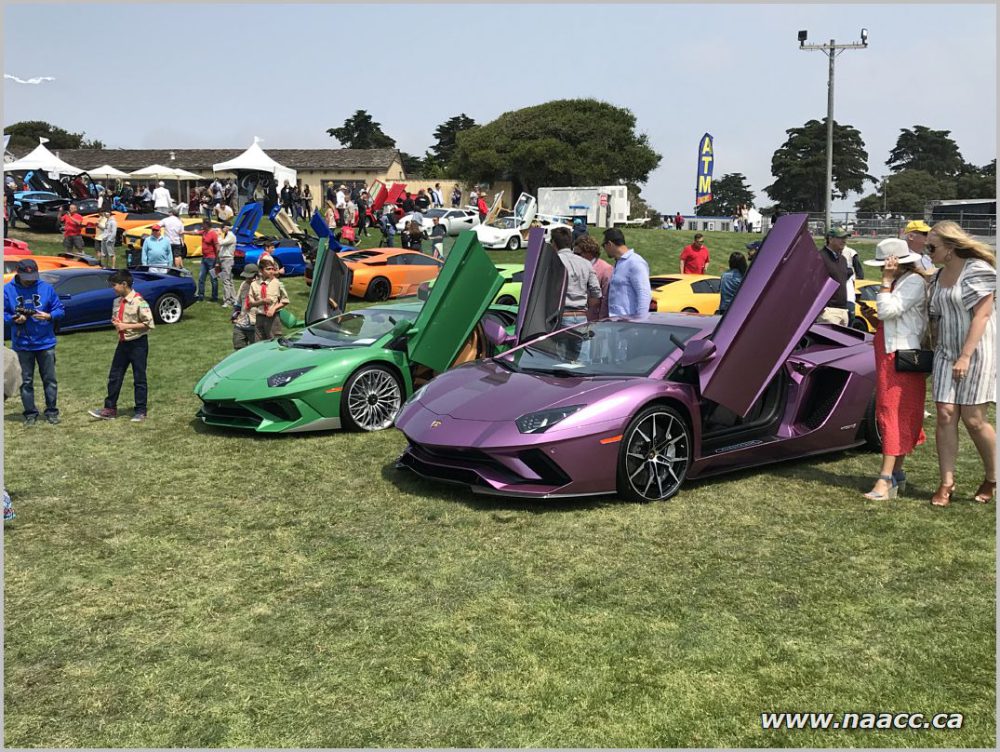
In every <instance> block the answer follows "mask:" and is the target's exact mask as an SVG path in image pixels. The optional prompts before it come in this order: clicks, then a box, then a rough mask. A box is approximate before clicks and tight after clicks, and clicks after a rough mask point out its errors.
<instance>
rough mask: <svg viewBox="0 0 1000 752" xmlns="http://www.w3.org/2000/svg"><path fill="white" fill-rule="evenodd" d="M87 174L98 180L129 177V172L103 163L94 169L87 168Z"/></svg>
mask: <svg viewBox="0 0 1000 752" xmlns="http://www.w3.org/2000/svg"><path fill="white" fill-rule="evenodd" d="M87 174H88V175H90V177H92V178H94V179H95V180H97V179H98V178H103V179H104V180H108V179H110V178H127V177H128V173H127V172H122V171H121V170H116V169H115V168H114V167H112V166H111V165H107V164H106V165H101V166H100V167H95V168H94V169H93V170H87Z"/></svg>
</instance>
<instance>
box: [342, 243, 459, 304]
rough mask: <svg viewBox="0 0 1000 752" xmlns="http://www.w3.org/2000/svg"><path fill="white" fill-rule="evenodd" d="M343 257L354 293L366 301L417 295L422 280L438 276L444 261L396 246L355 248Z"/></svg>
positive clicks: (343, 254) (352, 292)
mask: <svg viewBox="0 0 1000 752" xmlns="http://www.w3.org/2000/svg"><path fill="white" fill-rule="evenodd" d="M340 257H341V258H342V259H343V260H344V263H345V264H347V267H348V268H349V269H350V270H351V273H352V278H351V295H353V296H355V297H357V298H364V299H365V300H385V299H386V298H395V297H398V296H400V295H416V294H417V288H418V287H419V286H420V283H421V282H427V281H428V280H431V279H434V278H435V277H437V275H438V274H439V273H440V272H441V266H442V264H444V262H443V261H440V260H439V259H436V258H433V257H432V256H428V255H427V254H426V253H421V252H420V251H406V250H399V249H396V248H372V249H369V250H364V251H356V250H351V251H347V252H345V253H341V254H340Z"/></svg>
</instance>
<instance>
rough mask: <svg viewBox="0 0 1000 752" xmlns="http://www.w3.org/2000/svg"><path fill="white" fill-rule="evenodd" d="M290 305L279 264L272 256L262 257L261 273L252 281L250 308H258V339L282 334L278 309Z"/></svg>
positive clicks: (256, 323) (256, 326) (272, 337)
mask: <svg viewBox="0 0 1000 752" xmlns="http://www.w3.org/2000/svg"><path fill="white" fill-rule="evenodd" d="M286 305H288V292H287V291H286V290H285V286H284V285H283V284H282V283H281V281H280V280H279V279H278V265H277V264H276V263H275V262H274V259H272V258H269V257H268V258H262V259H261V261H260V274H259V276H258V277H257V278H256V279H254V280H252V281H251V282H250V306H249V307H250V308H255V309H256V310H257V319H256V322H255V328H256V335H257V341H258V342H260V341H261V340H264V339H274V338H275V337H278V336H281V319H280V318H279V316H278V311H280V310H281V309H282V308H284V307H285V306H286Z"/></svg>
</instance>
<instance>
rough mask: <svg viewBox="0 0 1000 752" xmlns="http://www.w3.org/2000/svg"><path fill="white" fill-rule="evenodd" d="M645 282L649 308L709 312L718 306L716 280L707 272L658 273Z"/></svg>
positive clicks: (716, 309)
mask: <svg viewBox="0 0 1000 752" xmlns="http://www.w3.org/2000/svg"><path fill="white" fill-rule="evenodd" d="M649 285H650V287H652V288H653V294H652V302H651V303H650V306H649V309H650V310H651V311H652V310H657V311H660V312H662V311H681V312H683V313H707V314H713V313H715V312H716V311H718V310H719V285H720V281H719V278H718V277H713V276H712V275H710V274H658V275H656V276H653V277H650V278H649ZM654 304H655V306H656V307H655V309H654V307H653V305H654Z"/></svg>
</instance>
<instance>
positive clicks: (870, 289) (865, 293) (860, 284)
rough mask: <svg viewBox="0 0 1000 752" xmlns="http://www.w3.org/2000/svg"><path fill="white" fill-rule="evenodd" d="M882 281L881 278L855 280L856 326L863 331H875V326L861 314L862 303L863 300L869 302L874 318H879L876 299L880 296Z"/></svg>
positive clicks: (871, 332) (870, 332)
mask: <svg viewBox="0 0 1000 752" xmlns="http://www.w3.org/2000/svg"><path fill="white" fill-rule="evenodd" d="M881 284H882V281H881V280H879V279H856V280H854V290H855V292H856V293H857V295H856V297H855V301H854V328H855V329H858V330H860V331H862V332H868V333H869V334H874V333H875V327H874V326H872V325H871V324H870V323H868V321H866V320H865V318H864V316H862V315H861V304H862V302H864V303H867V304H868V307H869V310H871V312H872V314H873V315H872V318H873V319H876V318H878V316H877V315H875V309H876V306H875V299H876V298H877V297H878V288H879V287H880V286H881Z"/></svg>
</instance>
